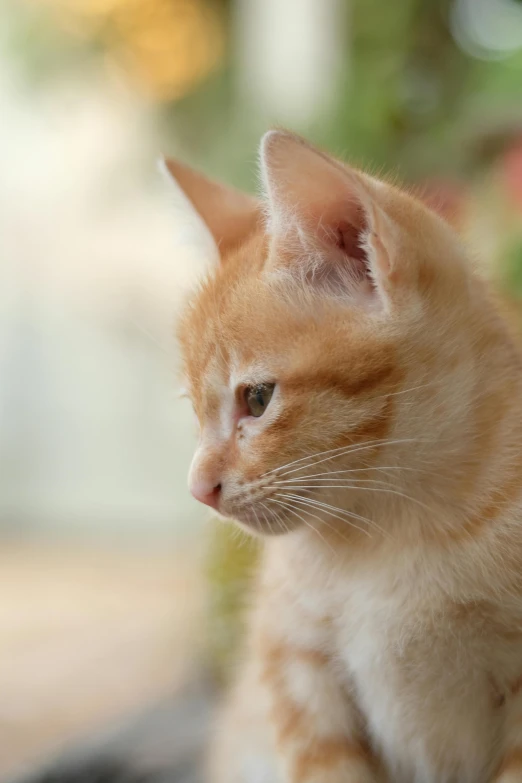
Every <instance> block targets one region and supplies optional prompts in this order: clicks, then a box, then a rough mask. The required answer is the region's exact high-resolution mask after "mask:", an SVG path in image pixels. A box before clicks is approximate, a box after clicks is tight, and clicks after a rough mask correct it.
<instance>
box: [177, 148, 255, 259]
mask: <svg viewBox="0 0 522 783" xmlns="http://www.w3.org/2000/svg"><path fill="white" fill-rule="evenodd" d="M162 163H163V165H162V168H163V169H164V171H165V172H166V173H167V174H168V175H169V176H170V177H172V179H174V181H175V182H176V183H177V185H178V186H179V187H180V188H181V190H182V191H183V192H184V193H185V195H186V196H187V197H188V199H189V201H190V202H191V203H192V205H193V206H194V208H195V209H196V212H198V214H199V215H200V217H201V218H202V219H203V221H204V223H205V224H206V226H207V228H208V230H209V231H210V233H211V235H212V237H213V238H214V241H215V243H216V245H217V248H218V251H219V255H220V257H221V260H223V258H225V257H226V255H227V254H228V253H230V252H231V251H232V250H234V249H235V248H236V247H238V246H239V245H240V244H241V243H242V242H243V241H244V240H245V239H246V238H247V237H248V236H249V234H251V233H252V232H253V231H254V230H255V228H256V226H257V225H258V223H259V222H260V220H261V208H260V204H259V202H258V201H257V199H255V198H253V197H252V196H249V195H247V194H246V193H242V192H241V191H239V190H235V189H234V188H231V187H229V186H228V185H224V184H222V183H220V182H216V181H215V180H212V179H209V178H208V177H206V176H205V175H204V174H201V173H200V172H199V171H196V169H193V168H191V167H190V166H187V165H186V164H185V163H181V162H180V161H178V160H174V159H172V158H165V159H164V160H163V162H162Z"/></svg>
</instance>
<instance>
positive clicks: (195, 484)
mask: <svg viewBox="0 0 522 783" xmlns="http://www.w3.org/2000/svg"><path fill="white" fill-rule="evenodd" d="M190 492H191V494H192V496H193V497H194V498H196V500H199V502H200V503H204V504H205V505H206V506H210V508H214V509H216V510H217V508H218V506H219V498H220V496H221V484H216V485H215V486H212V484H209V483H208V482H205V481H191V482H190Z"/></svg>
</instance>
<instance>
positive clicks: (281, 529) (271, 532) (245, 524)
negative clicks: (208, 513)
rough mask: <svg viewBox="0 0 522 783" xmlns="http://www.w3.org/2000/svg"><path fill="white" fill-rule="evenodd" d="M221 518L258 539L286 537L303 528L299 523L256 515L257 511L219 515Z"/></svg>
mask: <svg viewBox="0 0 522 783" xmlns="http://www.w3.org/2000/svg"><path fill="white" fill-rule="evenodd" d="M219 517H220V518H221V519H223V520H225V521H227V522H232V523H233V524H235V525H237V526H238V527H239V528H240V529H241V530H243V531H244V532H245V533H248V534H249V535H251V536H256V537H257V538H266V537H274V536H286V535H287V534H288V533H291V532H292V531H294V530H295V529H296V528H298V527H300V526H301V523H300V522H299V521H297V524H296V522H295V521H290V520H286V519H285V520H282V519H277V520H275V519H271V520H269V519H266V518H264V517H263V515H262V514H260V513H259V512H258V513H257V514H256V513H255V511H245V512H240V513H235V514H233V515H230V516H226V515H224V514H221V513H219Z"/></svg>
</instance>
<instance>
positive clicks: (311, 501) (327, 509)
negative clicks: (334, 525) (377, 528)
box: [278, 494, 371, 538]
mask: <svg viewBox="0 0 522 783" xmlns="http://www.w3.org/2000/svg"><path fill="white" fill-rule="evenodd" d="M278 497H283V498H288V499H289V500H292V501H293V502H294V503H300V504H302V505H304V506H311V507H312V508H317V509H318V510H321V511H323V512H324V513H325V514H328V515H329V516H331V517H335V518H336V519H340V520H341V522H348V524H349V525H351V527H353V528H355V529H356V530H359V532H361V533H364V535H365V536H368V537H369V538H371V535H370V533H369V532H368V531H367V530H365V529H364V528H362V527H359V525H356V524H355V523H353V522H352V521H351V519H350V518H351V517H354V518H355V519H362V520H363V521H365V522H371V520H367V519H365V518H364V517H359V515H358V514H352V513H351V512H350V511H345V510H344V509H341V508H336V507H335V506H330V505H329V504H328V503H323V502H322V501H319V500H316V499H315V498H303V497H302V496H301V495H291V494H279V495H278ZM335 512H340V513H341V514H344V516H339V514H337V513H335ZM323 521H324V520H323Z"/></svg>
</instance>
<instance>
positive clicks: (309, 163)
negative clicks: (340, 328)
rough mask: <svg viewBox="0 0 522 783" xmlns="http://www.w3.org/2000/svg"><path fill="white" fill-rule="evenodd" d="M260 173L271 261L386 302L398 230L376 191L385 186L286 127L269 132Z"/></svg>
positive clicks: (333, 287)
mask: <svg viewBox="0 0 522 783" xmlns="http://www.w3.org/2000/svg"><path fill="white" fill-rule="evenodd" d="M261 173H262V178H263V183H264V188H265V194H266V198H267V201H268V213H269V230H270V233H271V235H272V238H273V248H272V250H273V252H272V262H273V263H274V264H275V265H276V266H277V265H279V266H281V265H283V266H285V267H286V270H287V271H290V272H294V273H296V274H297V275H299V276H300V277H301V279H305V280H308V281H309V282H310V284H311V285H315V286H317V287H322V288H323V289H325V290H327V291H328V292H329V293H334V294H335V295H339V294H345V295H347V296H348V297H349V298H350V299H351V300H352V301H354V302H355V303H356V304H359V305H361V306H363V307H365V308H367V309H381V310H382V309H387V307H388V304H389V293H390V289H391V280H392V277H393V270H394V264H395V256H396V246H397V243H396V233H397V232H396V226H395V225H394V224H393V221H391V220H390V219H389V217H388V216H387V214H386V213H385V211H384V210H383V209H382V208H381V207H380V206H379V203H378V199H377V198H376V192H375V188H379V187H385V186H384V185H380V184H379V183H376V182H374V183H373V186H372V184H371V182H370V180H369V179H368V178H366V177H365V176H364V175H363V174H361V173H360V172H357V171H355V170H353V169H349V168H348V167H345V166H343V164H342V163H340V162H339V161H336V160H335V159H333V158H330V157H329V156H327V155H324V154H323V153H322V152H320V151H319V150H317V149H315V148H314V147H312V146H310V145H309V144H308V143H307V142H306V141H304V140H303V139H301V138H300V137H298V136H295V135H294V134H291V133H288V132H286V131H269V132H268V133H267V134H266V135H265V136H264V138H263V141H262V143H261ZM372 188H373V190H372Z"/></svg>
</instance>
